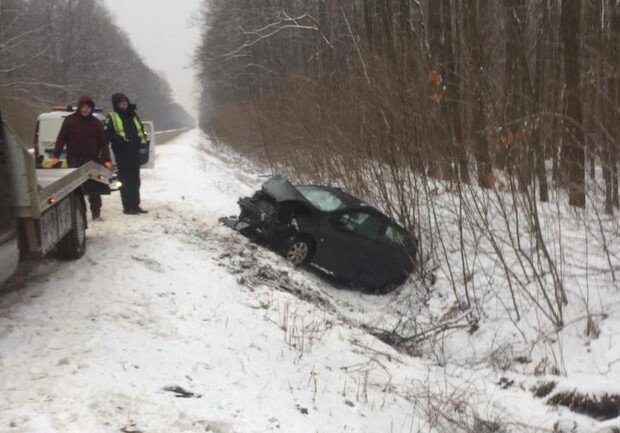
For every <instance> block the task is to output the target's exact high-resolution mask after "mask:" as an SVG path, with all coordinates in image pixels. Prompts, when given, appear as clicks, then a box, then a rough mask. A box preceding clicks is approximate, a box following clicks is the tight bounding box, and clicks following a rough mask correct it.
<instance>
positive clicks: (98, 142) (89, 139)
mask: <svg viewBox="0 0 620 433" xmlns="http://www.w3.org/2000/svg"><path fill="white" fill-rule="evenodd" d="M93 108H95V102H94V101H93V99H92V98H91V97H90V96H87V95H85V96H82V97H81V98H80V99H79V101H78V106H77V111H76V112H75V113H73V114H72V115H70V116H68V117H67V118H66V119H65V120H64V122H63V124H62V128H60V132H59V133H58V138H57V140H56V147H55V149H54V159H53V160H52V164H53V165H54V166H57V164H58V163H59V158H60V154H61V153H62V152H63V150H64V149H65V147H66V149H67V165H68V166H69V167H72V168H73V167H80V166H81V165H84V164H86V163H87V162H89V161H95V162H97V163H99V164H103V165H105V166H106V168H107V169H108V170H112V162H111V159H110V149H109V148H108V143H107V139H106V135H105V131H104V129H103V125H102V124H101V122H100V121H99V120H98V119H97V118H96V117H94V116H93ZM88 201H89V202H90V211H91V213H92V215H93V219H94V220H97V219H99V218H100V217H101V194H99V193H97V192H94V191H92V192H89V193H88Z"/></svg>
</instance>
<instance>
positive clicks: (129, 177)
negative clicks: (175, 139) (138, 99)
mask: <svg viewBox="0 0 620 433" xmlns="http://www.w3.org/2000/svg"><path fill="white" fill-rule="evenodd" d="M112 106H113V107H114V110H113V111H112V112H111V113H110V115H109V116H110V118H109V122H108V127H107V136H108V139H109V140H110V142H111V143H112V151H113V152H114V156H115V158H116V165H117V167H118V177H119V180H120V181H121V183H122V185H121V200H122V202H123V212H124V213H125V214H127V215H139V214H143V213H147V211H145V210H144V209H142V208H141V207H140V148H141V147H142V146H145V145H146V144H147V140H146V134H145V132H144V127H143V125H142V122H140V118H139V117H138V115H137V114H136V106H135V105H134V104H132V103H131V102H130V101H129V98H128V97H127V96H125V95H124V94H122V93H115V94H114V95H112Z"/></svg>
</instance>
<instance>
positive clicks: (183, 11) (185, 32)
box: [103, 0, 203, 117]
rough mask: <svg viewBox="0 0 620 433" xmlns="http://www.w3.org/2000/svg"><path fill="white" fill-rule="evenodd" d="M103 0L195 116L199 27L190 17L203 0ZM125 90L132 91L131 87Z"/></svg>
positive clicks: (140, 50)
mask: <svg viewBox="0 0 620 433" xmlns="http://www.w3.org/2000/svg"><path fill="white" fill-rule="evenodd" d="M103 1H104V3H106V4H107V5H108V7H109V9H110V11H111V12H112V15H114V16H115V17H116V23H117V24H118V25H119V26H120V27H121V28H123V29H124V30H125V31H126V32H127V34H128V35H129V37H130V38H131V40H132V42H133V44H134V46H135V47H136V49H137V51H138V52H139V53H140V54H141V55H142V57H143V59H144V60H145V62H146V63H147V64H148V65H149V66H150V67H151V68H153V69H154V70H156V71H158V72H162V73H163V74H164V75H165V76H166V78H167V79H168V82H169V83H170V85H171V87H172V91H173V94H174V97H175V99H176V100H177V102H179V103H180V104H181V105H183V106H184V107H185V109H186V110H187V111H189V113H190V114H191V115H192V116H194V117H196V116H197V112H196V100H197V97H196V96H197V95H196V93H197V90H196V84H195V82H194V71H193V70H192V69H191V57H192V54H193V52H194V49H195V48H196V46H197V45H198V43H199V39H200V30H199V29H198V28H197V27H196V26H192V25H191V23H190V20H191V17H192V16H193V15H195V14H196V13H197V11H198V10H199V9H200V5H201V3H202V1H203V0H103ZM126 91H127V92H128V93H131V89H126ZM130 97H131V95H130Z"/></svg>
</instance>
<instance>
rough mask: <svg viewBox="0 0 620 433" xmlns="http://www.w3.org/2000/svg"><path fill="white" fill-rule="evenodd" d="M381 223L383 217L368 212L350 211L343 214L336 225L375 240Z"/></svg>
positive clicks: (340, 228)
mask: <svg viewBox="0 0 620 433" xmlns="http://www.w3.org/2000/svg"><path fill="white" fill-rule="evenodd" d="M381 224H382V221H381V218H379V217H377V216H375V215H371V214H369V213H366V212H349V213H345V214H342V215H341V216H340V217H339V218H338V220H337V224H336V225H337V228H338V229H339V230H342V231H346V232H350V233H354V234H356V235H358V236H361V237H364V238H366V239H371V240H374V239H376V238H377V234H378V233H379V229H380V228H381Z"/></svg>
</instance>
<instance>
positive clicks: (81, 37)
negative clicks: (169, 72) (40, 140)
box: [0, 0, 194, 144]
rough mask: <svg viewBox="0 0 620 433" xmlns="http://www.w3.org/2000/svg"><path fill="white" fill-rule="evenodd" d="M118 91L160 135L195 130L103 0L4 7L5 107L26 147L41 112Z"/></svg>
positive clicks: (106, 103) (1, 85)
mask: <svg viewBox="0 0 620 433" xmlns="http://www.w3.org/2000/svg"><path fill="white" fill-rule="evenodd" d="M119 91H121V92H126V93H127V94H128V95H130V96H131V97H132V99H134V100H135V102H136V103H137V104H138V109H139V112H140V115H141V117H142V118H144V119H145V120H146V119H148V120H154V121H155V123H156V125H157V128H158V129H160V130H166V129H173V128H181V127H186V126H192V125H193V123H194V121H193V119H192V117H191V116H190V115H189V114H188V113H187V112H186V111H185V110H184V109H183V108H182V107H181V106H180V105H179V104H177V103H176V102H175V101H174V100H173V97H172V94H171V90H170V87H169V85H168V83H167V81H166V79H165V78H164V77H162V76H161V75H159V74H158V73H157V72H155V71H153V70H151V69H150V68H149V67H148V66H147V65H146V64H145V63H144V61H143V59H142V58H141V57H140V49H139V47H134V46H133V45H132V44H131V42H130V40H129V37H128V36H127V34H126V33H125V31H124V30H123V29H121V28H119V27H118V26H117V25H116V24H115V22H114V19H113V17H112V15H111V14H110V11H108V9H107V8H106V7H105V5H103V4H102V3H101V2H100V1H99V0H0V107H2V112H3V115H4V118H5V120H6V121H8V122H9V124H10V125H11V126H12V128H13V129H14V130H15V131H16V132H17V134H18V135H19V136H20V138H21V139H22V140H23V141H24V142H25V143H28V144H30V143H31V142H32V140H33V137H34V129H35V120H36V117H37V115H38V114H39V113H41V112H45V111H49V110H50V107H52V106H56V105H69V104H75V103H76V101H77V99H78V98H79V96H80V95H82V94H85V93H86V94H90V95H91V96H92V97H93V98H94V99H95V101H96V102H97V104H98V105H101V106H102V107H104V108H106V109H109V108H111V102H110V96H111V95H112V94H113V93H115V92H119Z"/></svg>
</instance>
